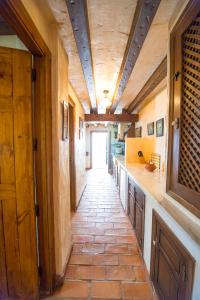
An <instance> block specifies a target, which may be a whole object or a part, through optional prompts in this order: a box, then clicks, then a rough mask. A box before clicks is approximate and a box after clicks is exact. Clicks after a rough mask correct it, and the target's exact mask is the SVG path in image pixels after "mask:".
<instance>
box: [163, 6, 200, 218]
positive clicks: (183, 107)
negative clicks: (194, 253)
mask: <svg viewBox="0 0 200 300" xmlns="http://www.w3.org/2000/svg"><path fill="white" fill-rule="evenodd" d="M199 39H200V6H199V1H190V2H189V4H188V6H187V7H186V10H185V11H184V13H183V15H182V16H181V18H180V20H179V21H178V23H177V25H176V26H175V28H174V30H173V32H172V34H171V39H170V40H171V53H170V60H171V72H172V73H171V75H170V80H171V86H170V123H171V124H170V125H171V126H170V132H169V133H170V134H169V145H170V146H169V147H170V148H169V150H170V151H169V159H168V161H169V165H168V192H169V193H170V194H171V196H172V197H174V198H176V200H178V201H179V202H181V203H182V204H183V205H184V206H185V207H187V208H188V209H189V210H191V211H192V212H193V213H195V214H196V215H197V216H199V217H200V152H199V149H200V105H199V103H200V100H199V99H200V58H199V54H200V52H199Z"/></svg>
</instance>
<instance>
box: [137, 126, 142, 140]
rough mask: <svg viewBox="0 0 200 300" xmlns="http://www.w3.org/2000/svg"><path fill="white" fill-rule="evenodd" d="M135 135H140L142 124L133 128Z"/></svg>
mask: <svg viewBox="0 0 200 300" xmlns="http://www.w3.org/2000/svg"><path fill="white" fill-rule="evenodd" d="M135 137H142V126H140V127H138V128H135Z"/></svg>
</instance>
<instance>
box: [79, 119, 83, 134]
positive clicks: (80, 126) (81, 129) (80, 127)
mask: <svg viewBox="0 0 200 300" xmlns="http://www.w3.org/2000/svg"><path fill="white" fill-rule="evenodd" d="M82 137H83V119H82V118H81V117H79V139H81V138H82Z"/></svg>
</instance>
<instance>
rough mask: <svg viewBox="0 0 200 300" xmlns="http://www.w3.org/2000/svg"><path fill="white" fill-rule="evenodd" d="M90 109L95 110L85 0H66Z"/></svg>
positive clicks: (95, 103)
mask: <svg viewBox="0 0 200 300" xmlns="http://www.w3.org/2000/svg"><path fill="white" fill-rule="evenodd" d="M66 4H67V9H68V13H69V17H70V21H71V24H72V28H73V32H74V37H75V41H76V45H77V49H78V53H79V57H80V61H81V65H82V69H83V74H84V77H85V81H86V86H87V89H88V93H89V97H90V101H91V106H92V111H93V112H96V111H97V101H96V92H95V81H94V71H93V61H92V51H91V43H90V33H89V22H88V13H87V1H86V0H66Z"/></svg>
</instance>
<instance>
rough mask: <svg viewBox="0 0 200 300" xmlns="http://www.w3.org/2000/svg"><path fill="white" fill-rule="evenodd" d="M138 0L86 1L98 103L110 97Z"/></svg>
mask: <svg viewBox="0 0 200 300" xmlns="http://www.w3.org/2000/svg"><path fill="white" fill-rule="evenodd" d="M136 4H137V0H123V1H121V0H109V1H108V0H87V6H88V17H89V26H90V39H91V48H92V58H93V66H94V78H95V86H96V95H97V101H98V103H99V104H100V103H101V100H102V97H103V90H105V89H106V90H109V95H108V96H109V97H110V98H112V97H113V94H114V90H115V85H116V81H117V77H118V74H119V70H120V66H121V63H122V59H123V56H124V51H125V48H126V44H127V40H128V36H129V32H130V28H131V24H132V21H133V17H134V13H135V8H136Z"/></svg>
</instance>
